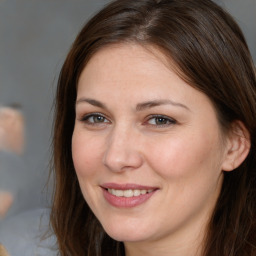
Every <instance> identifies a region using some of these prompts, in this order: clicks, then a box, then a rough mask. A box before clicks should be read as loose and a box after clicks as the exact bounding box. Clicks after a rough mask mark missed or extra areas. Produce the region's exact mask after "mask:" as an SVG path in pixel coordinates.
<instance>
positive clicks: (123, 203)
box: [101, 183, 159, 208]
mask: <svg viewBox="0 0 256 256" xmlns="http://www.w3.org/2000/svg"><path fill="white" fill-rule="evenodd" d="M101 188H102V191H103V196H104V198H105V200H106V201H107V202H108V203H109V204H110V205H112V206H114V207H118V208H132V207H135V206H138V205H141V204H143V203H144V202H146V201H148V200H149V199H150V198H151V197H152V196H153V195H154V194H155V192H156V191H157V190H159V188H158V187H149V186H141V185H138V184H116V183H105V184H103V185H102V186H101Z"/></svg>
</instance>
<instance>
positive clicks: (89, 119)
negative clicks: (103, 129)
mask: <svg viewBox="0 0 256 256" xmlns="http://www.w3.org/2000/svg"><path fill="white" fill-rule="evenodd" d="M81 121H83V122H85V123H88V124H102V123H109V121H108V120H107V119H106V118H105V117H104V116H103V115H101V114H89V115H86V116H84V117H83V118H82V119H81Z"/></svg>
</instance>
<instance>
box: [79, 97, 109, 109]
mask: <svg viewBox="0 0 256 256" xmlns="http://www.w3.org/2000/svg"><path fill="white" fill-rule="evenodd" d="M83 102H87V103H89V104H91V105H93V106H95V107H99V108H103V109H107V107H106V105H105V104H103V103H102V102H100V101H98V100H94V99H89V98H80V99H78V100H77V101H76V105H78V104H80V103H83Z"/></svg>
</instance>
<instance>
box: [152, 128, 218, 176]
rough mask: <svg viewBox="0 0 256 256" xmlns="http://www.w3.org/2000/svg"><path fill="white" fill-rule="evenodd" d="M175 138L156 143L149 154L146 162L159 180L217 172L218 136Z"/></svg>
mask: <svg viewBox="0 0 256 256" xmlns="http://www.w3.org/2000/svg"><path fill="white" fill-rule="evenodd" d="M198 134H200V136H197V134H195V135H193V134H189V135H187V136H184V135H183V136H182V137H179V136H175V137H170V138H169V139H166V140H162V141H161V140H158V141H157V142H155V143H153V145H154V146H153V145H152V146H147V148H148V149H150V151H151V152H150V153H149V154H148V155H149V156H150V157H148V162H149V163H150V165H151V166H152V168H153V169H154V170H157V172H158V174H159V175H160V176H163V177H165V178H172V177H180V178H181V177H183V176H184V175H188V174H189V173H191V174H193V175H194V174H195V173H198V172H205V170H214V171H215V170H216V168H218V166H219V163H220V147H219V145H218V139H217V138H218V136H215V135H214V136H209V134H208V137H207V136H203V135H202V136H201V134H202V133H198Z"/></svg>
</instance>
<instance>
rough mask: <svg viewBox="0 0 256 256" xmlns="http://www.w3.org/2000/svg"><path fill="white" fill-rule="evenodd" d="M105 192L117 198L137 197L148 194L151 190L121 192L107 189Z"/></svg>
mask: <svg viewBox="0 0 256 256" xmlns="http://www.w3.org/2000/svg"><path fill="white" fill-rule="evenodd" d="M107 191H108V192H109V193H110V194H112V195H114V196H117V197H137V196H140V195H145V194H148V193H151V192H153V189H147V190H146V189H141V190H140V189H127V190H121V189H113V188H108V189H107Z"/></svg>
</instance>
